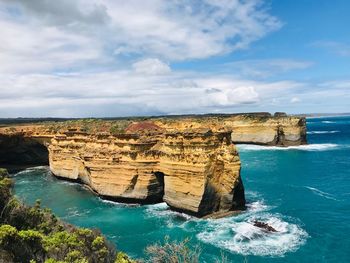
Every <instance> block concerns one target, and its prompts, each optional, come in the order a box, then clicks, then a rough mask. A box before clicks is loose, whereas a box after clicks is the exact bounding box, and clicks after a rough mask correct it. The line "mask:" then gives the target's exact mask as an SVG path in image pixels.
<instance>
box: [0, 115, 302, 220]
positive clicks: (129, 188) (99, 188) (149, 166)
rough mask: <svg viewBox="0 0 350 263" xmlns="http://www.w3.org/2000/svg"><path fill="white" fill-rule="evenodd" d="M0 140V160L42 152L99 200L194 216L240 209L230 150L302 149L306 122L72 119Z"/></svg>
mask: <svg viewBox="0 0 350 263" xmlns="http://www.w3.org/2000/svg"><path fill="white" fill-rule="evenodd" d="M0 134H2V135H1V136H0V139H1V140H0V143H1V145H2V146H3V153H2V154H0V157H1V156H2V157H5V156H6V152H7V153H8V152H10V154H9V156H13V157H11V160H14V158H15V156H16V154H17V155H18V154H19V151H18V149H22V150H23V149H24V150H23V151H22V152H24V153H38V151H39V150H38V149H40V153H42V148H40V147H44V148H45V149H46V148H47V149H48V156H49V158H48V159H49V165H50V169H51V171H52V172H53V174H54V175H56V176H58V177H61V178H64V179H70V180H75V181H79V182H81V183H84V184H85V185H87V186H89V187H90V189H91V190H93V191H94V192H96V193H97V194H99V195H100V196H102V197H104V198H109V199H113V200H117V201H122V202H139V203H157V202H162V201H165V202H166V203H167V204H168V205H169V206H170V207H171V208H172V209H174V210H178V211H183V212H186V213H188V214H192V215H196V216H199V217H202V216H207V215H211V214H215V215H216V216H217V215H218V214H219V215H220V213H221V214H227V213H228V211H232V210H240V209H243V208H244V205H245V198H244V188H243V184H242V180H241V177H240V160H239V155H238V153H237V151H236V148H235V146H234V143H253V144H264V145H279V146H288V145H298V144H303V143H306V139H305V138H306V137H305V134H306V132H305V120H304V119H303V118H295V117H288V116H284V115H283V114H281V113H278V114H277V115H276V116H274V117H272V116H271V115H266V114H264V113H262V114H254V115H251V114H245V115H220V116H201V117H198V116H187V117H181V118H177V117H176V118H175V117H174V118H148V119H146V120H142V121H135V120H126V119H123V120H117V121H101V120H78V121H70V122H61V123H44V124H35V125H27V126H26V125H21V126H13V127H11V129H9V128H2V129H0ZM233 142H234V143H233ZM10 146H11V147H10ZM31 146H33V147H31ZM38 146H40V147H38ZM0 153H1V152H0ZM46 154H47V151H46ZM23 156H26V157H28V156H42V154H39V155H35V154H34V155H33V154H24V155H23ZM22 159H23V158H22ZM1 160H2V161H3V162H4V161H5V162H6V158H5V159H4V158H3V159H0V164H1ZM20 160H21V158H20ZM20 160H19V162H20ZM34 160H37V161H38V160H41V159H40V158H34ZM38 164H39V163H38ZM40 164H41V163H40Z"/></svg>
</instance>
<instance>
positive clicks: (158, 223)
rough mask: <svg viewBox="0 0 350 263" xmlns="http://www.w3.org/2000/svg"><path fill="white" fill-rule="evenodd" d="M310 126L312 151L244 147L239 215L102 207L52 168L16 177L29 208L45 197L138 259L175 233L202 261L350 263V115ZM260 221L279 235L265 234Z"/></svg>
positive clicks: (113, 205) (114, 205)
mask: <svg viewBox="0 0 350 263" xmlns="http://www.w3.org/2000/svg"><path fill="white" fill-rule="evenodd" d="M307 125H308V141H309V143H310V145H307V146H300V147H292V148H288V149H280V148H275V147H270V148H269V147H262V146H252V145H241V146H239V152H240V156H241V160H242V177H243V181H244V185H245V188H246V196H247V201H248V210H247V211H246V212H245V213H243V214H241V215H239V216H236V217H230V218H224V219H219V220H201V219H196V218H191V217H189V216H186V215H182V214H179V213H176V212H172V211H170V210H168V209H167V207H166V205H165V204H157V205H149V206H127V205H123V204H118V203H112V202H107V201H103V200H101V199H99V198H98V197H96V196H94V195H92V194H91V193H90V192H88V191H87V190H85V189H84V188H83V187H81V186H80V185H77V184H74V183H69V182H64V181H60V180H57V179H55V178H53V177H52V176H51V175H50V173H49V172H48V170H47V168H45V167H41V168H34V169H28V170H25V171H22V172H20V173H18V174H16V175H15V177H14V178H15V180H16V184H15V193H16V195H17V196H19V197H20V198H21V199H22V200H23V201H25V202H26V203H29V204H33V203H34V202H35V200H36V199H41V200H42V204H43V205H44V206H47V207H50V208H51V209H52V210H53V211H54V212H55V213H56V214H57V215H58V216H60V217H61V218H62V219H63V220H66V221H68V222H70V223H73V224H76V225H78V226H83V227H92V228H93V227H97V228H99V229H101V231H102V232H103V233H104V234H105V235H106V236H107V237H108V238H109V239H110V240H111V241H112V242H114V243H115V244H116V245H117V247H118V249H121V250H124V251H125V252H127V253H129V254H130V255H132V256H134V257H142V256H143V253H144V248H145V247H146V246H147V245H148V244H150V243H154V242H157V241H159V240H163V238H164V236H165V235H169V236H170V238H171V239H183V238H185V237H190V238H191V242H192V243H194V244H195V243H199V244H200V246H201V247H202V250H203V252H202V262H213V261H214V259H215V258H216V257H219V256H220V254H221V251H224V252H225V254H226V255H227V256H228V259H229V261H230V262H231V261H232V262H233V261H234V262H243V261H244V260H245V262H350V117H334V118H317V119H308V120H307ZM254 219H259V220H262V221H266V222H268V223H269V224H271V225H272V226H273V227H274V228H276V229H277V230H278V231H279V232H278V233H271V234H267V233H264V232H262V231H261V230H259V229H258V228H256V227H254V226H253V225H252V224H251V222H252V221H253V220H254Z"/></svg>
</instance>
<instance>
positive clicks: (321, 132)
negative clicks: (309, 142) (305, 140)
mask: <svg viewBox="0 0 350 263" xmlns="http://www.w3.org/2000/svg"><path fill="white" fill-rule="evenodd" d="M338 132H340V131H308V132H307V134H329V133H338Z"/></svg>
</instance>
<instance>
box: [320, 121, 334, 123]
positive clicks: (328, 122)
mask: <svg viewBox="0 0 350 263" xmlns="http://www.w3.org/2000/svg"><path fill="white" fill-rule="evenodd" d="M322 123H335V121H322Z"/></svg>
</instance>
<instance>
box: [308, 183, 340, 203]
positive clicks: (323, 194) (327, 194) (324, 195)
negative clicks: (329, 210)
mask: <svg viewBox="0 0 350 263" xmlns="http://www.w3.org/2000/svg"><path fill="white" fill-rule="evenodd" d="M305 188H307V189H309V190H310V191H311V192H313V193H314V194H316V195H319V196H321V197H324V198H326V199H331V200H334V201H338V199H336V198H335V197H334V195H332V194H330V193H326V192H323V191H321V190H319V189H317V188H314V187H310V186H305Z"/></svg>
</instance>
